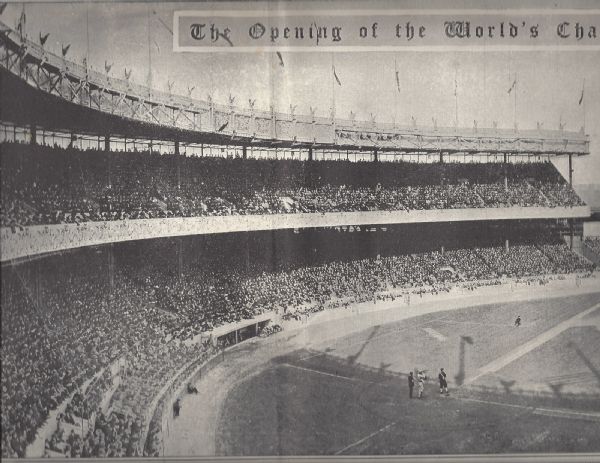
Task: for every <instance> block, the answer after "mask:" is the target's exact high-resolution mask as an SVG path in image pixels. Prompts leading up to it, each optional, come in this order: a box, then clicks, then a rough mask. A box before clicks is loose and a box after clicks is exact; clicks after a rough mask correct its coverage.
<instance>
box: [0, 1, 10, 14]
mask: <svg viewBox="0 0 600 463" xmlns="http://www.w3.org/2000/svg"><path fill="white" fill-rule="evenodd" d="M6 5H8V3H0V14H2V13H4V9H5V8H6Z"/></svg>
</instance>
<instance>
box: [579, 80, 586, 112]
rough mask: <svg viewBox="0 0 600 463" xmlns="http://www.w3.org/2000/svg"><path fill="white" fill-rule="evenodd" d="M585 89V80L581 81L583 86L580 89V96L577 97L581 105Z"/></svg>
mask: <svg viewBox="0 0 600 463" xmlns="http://www.w3.org/2000/svg"><path fill="white" fill-rule="evenodd" d="M584 91H585V81H583V88H582V89H581V96H580V97H579V103H578V104H579V105H580V106H581V103H583V92H584Z"/></svg>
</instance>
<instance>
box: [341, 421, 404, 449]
mask: <svg viewBox="0 0 600 463" xmlns="http://www.w3.org/2000/svg"><path fill="white" fill-rule="evenodd" d="M397 423H398V421H394V422H393V423H390V424H388V425H387V426H384V427H383V428H381V429H378V430H377V431H375V432H372V433H371V434H369V435H368V436H366V437H363V438H362V439H360V440H357V441H356V442H353V443H352V444H350V445H347V446H346V447H344V448H343V449H341V450H338V451H337V452H335V455H341V454H342V453H344V452H345V451H346V450H349V449H351V448H352V447H356V446H357V445H360V444H362V443H363V442H365V441H367V440H369V439H370V438H371V437H373V436H376V435H377V434H379V433H382V432H383V431H386V430H387V429H389V428H391V427H392V426H394V425H395V424H397Z"/></svg>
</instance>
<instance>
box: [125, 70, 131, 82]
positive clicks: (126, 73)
mask: <svg viewBox="0 0 600 463" xmlns="http://www.w3.org/2000/svg"><path fill="white" fill-rule="evenodd" d="M123 71H124V72H125V78H126V79H127V80H129V78H130V77H131V69H130V70H129V72H127V68H125V69H124V70H123Z"/></svg>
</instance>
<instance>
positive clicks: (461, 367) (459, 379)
mask: <svg viewBox="0 0 600 463" xmlns="http://www.w3.org/2000/svg"><path fill="white" fill-rule="evenodd" d="M466 344H468V345H470V346H471V345H473V338H472V337H471V336H461V337H460V345H459V346H458V373H456V376H455V377H454V380H455V381H456V385H457V386H462V384H463V383H464V381H465V376H466V374H465V345H466Z"/></svg>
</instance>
